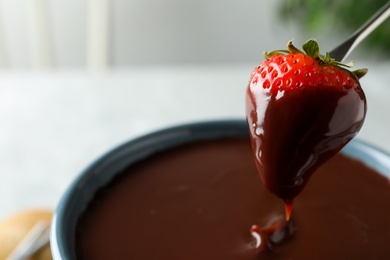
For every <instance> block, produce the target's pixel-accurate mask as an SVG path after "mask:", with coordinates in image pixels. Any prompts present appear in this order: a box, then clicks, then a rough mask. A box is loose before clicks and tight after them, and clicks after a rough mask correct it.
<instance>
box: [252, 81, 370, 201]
mask: <svg viewBox="0 0 390 260" xmlns="http://www.w3.org/2000/svg"><path fill="white" fill-rule="evenodd" d="M246 113H247V120H248V126H249V129H250V137H251V140H252V147H253V151H254V157H255V163H256V166H257V169H258V171H259V174H260V177H261V179H262V181H263V183H264V185H265V186H266V187H267V188H268V189H269V190H270V191H271V192H272V193H274V194H275V195H276V196H278V197H279V198H281V199H283V200H284V201H287V202H291V201H292V200H293V199H294V198H295V197H296V196H297V195H298V194H299V193H300V192H301V191H302V190H303V188H304V186H305V185H306V183H307V182H308V180H309V179H310V177H311V175H312V174H313V173H314V171H315V170H316V169H317V168H318V167H319V166H320V165H321V164H323V163H324V162H326V161H327V160H328V159H329V158H331V157H332V156H333V155H334V154H335V153H337V152H338V151H339V150H340V149H341V148H343V147H344V145H345V144H347V143H348V142H349V141H350V140H351V139H352V138H353V137H354V136H355V135H356V134H357V133H358V132H359V130H360V128H361V126H362V125H363V122H364V118H365V114H366V99H365V96H364V93H363V92H362V91H358V90H357V89H355V88H336V87H322V86H318V87H317V86H313V87H307V88H302V89H294V90H289V89H287V90H283V91H279V93H278V94H277V95H271V94H270V90H268V89H263V88H261V87H260V88H259V87H258V86H257V85H249V87H248V90H247V96H246Z"/></svg>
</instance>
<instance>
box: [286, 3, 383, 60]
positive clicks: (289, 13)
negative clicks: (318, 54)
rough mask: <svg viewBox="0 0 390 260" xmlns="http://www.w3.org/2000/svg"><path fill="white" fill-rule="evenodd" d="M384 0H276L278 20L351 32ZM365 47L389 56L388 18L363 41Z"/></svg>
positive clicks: (377, 8) (313, 30)
mask: <svg viewBox="0 0 390 260" xmlns="http://www.w3.org/2000/svg"><path fill="white" fill-rule="evenodd" d="M387 2H388V0H285V1H281V2H280V8H279V12H280V16H281V18H282V21H284V22H291V21H295V22H298V23H299V24H300V26H301V27H302V28H304V29H306V30H307V31H309V32H318V31H321V30H324V31H326V30H327V31H329V30H332V29H333V28H334V29H336V30H338V32H341V33H348V34H351V33H352V32H354V31H355V30H356V29H358V28H359V27H360V26H361V25H362V24H363V23H364V22H365V21H367V20H368V19H369V18H370V17H371V16H372V15H373V14H374V13H375V12H376V11H377V10H379V9H380V8H381V7H382V6H383V5H384V4H385V3H387ZM363 45H364V46H365V47H368V48H369V49H372V48H375V50H378V51H381V53H383V54H385V55H386V56H388V57H390V48H389V47H390V19H388V20H387V21H385V22H384V23H383V24H382V25H380V26H379V27H378V28H377V29H376V30H375V31H374V32H372V33H371V35H370V36H369V37H367V39H366V40H365V41H364V42H363Z"/></svg>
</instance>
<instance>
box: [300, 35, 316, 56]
mask: <svg viewBox="0 0 390 260" xmlns="http://www.w3.org/2000/svg"><path fill="white" fill-rule="evenodd" d="M302 48H303V50H304V51H305V52H306V54H307V55H309V56H310V57H312V58H314V57H315V56H317V55H318V54H319V53H320V47H319V46H318V43H317V42H316V41H315V40H313V39H310V40H308V41H307V42H305V43H304V44H303V45H302Z"/></svg>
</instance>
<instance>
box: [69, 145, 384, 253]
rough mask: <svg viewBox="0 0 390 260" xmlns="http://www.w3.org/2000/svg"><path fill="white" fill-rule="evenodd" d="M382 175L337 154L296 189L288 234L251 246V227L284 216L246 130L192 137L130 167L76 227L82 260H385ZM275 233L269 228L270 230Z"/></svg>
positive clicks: (103, 191) (102, 192) (267, 224)
mask: <svg viewBox="0 0 390 260" xmlns="http://www.w3.org/2000/svg"><path fill="white" fill-rule="evenodd" d="M389 201H390V185H389V180H388V179H387V178H385V177H383V176H382V175H379V174H378V173H376V172H374V171H372V170H370V169H369V168H367V167H365V166H364V165H363V164H361V163H360V162H358V161H355V160H352V159H349V158H347V157H345V156H343V155H341V154H337V155H336V156H335V157H333V158H332V159H331V160H330V161H328V162H327V163H325V164H324V165H322V166H321V167H320V168H319V169H318V171H317V172H316V174H315V175H313V176H312V178H311V181H310V183H309V184H308V185H307V187H306V188H305V190H304V191H303V192H302V193H301V194H300V195H299V197H298V199H297V200H296V201H295V204H294V212H293V214H292V217H291V218H292V227H291V228H292V230H293V235H292V236H288V237H287V238H288V239H285V240H284V241H283V243H279V242H280V241H278V237H277V236H273V237H271V238H272V239H273V240H275V241H276V242H278V245H277V246H275V247H274V248H272V250H262V251H260V252H259V251H258V250H256V248H255V247H256V241H255V239H254V238H253V237H252V235H251V227H252V226H253V225H258V226H260V227H267V226H269V224H272V223H275V219H276V220H277V219H280V218H284V205H283V203H281V201H280V200H279V199H277V198H276V197H275V196H273V195H272V194H271V193H269V192H268V190H267V189H266V188H265V187H264V185H263V184H262V183H261V181H260V178H259V175H258V173H257V170H256V168H255V165H254V163H253V156H252V149H251V145H250V142H249V140H248V139H247V138H237V139H233V138H232V139H222V140H215V141H205V142H200V143H196V144H190V145H186V146H182V147H178V148H174V149H171V150H167V151H164V152H162V153H159V154H156V155H154V156H152V157H150V158H148V159H146V160H144V161H141V162H139V163H137V164H135V165H133V166H130V167H129V168H128V169H127V170H125V171H124V172H123V173H122V174H120V175H119V176H118V177H117V178H116V179H115V180H114V182H113V183H111V184H110V185H108V187H107V188H105V189H103V190H101V191H100V192H98V194H97V195H96V197H95V199H94V200H93V202H92V203H91V204H90V206H89V208H88V209H87V211H86V212H85V214H84V215H83V216H82V217H81V218H80V221H79V223H78V228H77V236H76V247H77V255H78V258H79V259H188V260H191V259H197V260H198V259H385V258H386V257H388V253H389V246H388V240H389V236H390V218H389V217H388V213H389V212H390V203H389ZM271 235H272V234H271Z"/></svg>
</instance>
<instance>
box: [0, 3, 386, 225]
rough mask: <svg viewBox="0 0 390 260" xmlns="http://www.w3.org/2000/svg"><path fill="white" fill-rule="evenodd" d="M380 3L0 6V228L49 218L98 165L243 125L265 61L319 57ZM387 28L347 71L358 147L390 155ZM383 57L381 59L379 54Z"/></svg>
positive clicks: (354, 56)
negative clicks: (281, 55) (153, 145)
mask: <svg viewBox="0 0 390 260" xmlns="http://www.w3.org/2000/svg"><path fill="white" fill-rule="evenodd" d="M385 2H386V1H380V0H376V1H368V0H366V1H363V0H361V1H352V0H351V1H347V0H345V1H325V0H324V1H314V0H313V1H311V0H290V1H282V0H275V1H266V0H240V1H234V0H63V1H61V0H0V178H1V181H0V219H1V218H2V217H5V216H6V215H8V214H10V213H12V212H15V211H17V210H20V209H24V208H31V207H32V208H34V207H45V208H49V209H54V207H55V206H56V204H57V202H58V200H59V199H60V197H61V195H62V193H63V192H64V191H65V189H66V187H67V186H68V185H69V184H70V182H71V181H72V180H73V179H74V178H75V177H76V176H77V175H78V174H79V173H80V172H81V171H82V170H83V169H84V168H85V167H86V166H87V165H88V164H89V163H90V162H92V161H93V160H94V159H96V158H97V157H98V156H100V155H101V154H103V153H104V152H106V151H108V150H109V149H111V148H113V147H114V146H116V145H118V144H120V143H122V142H124V141H126V140H129V139H131V138H133V137H135V136H139V135H142V134H145V133H147V132H150V131H153V130H156V129H159V128H161V127H167V126H171V125H174V124H181V123H186V122H193V121H201V120H215V119H223V118H242V119H244V117H245V115H244V92H245V88H246V84H247V80H248V78H249V75H250V72H251V71H252V69H253V68H254V67H256V65H257V64H258V63H260V62H261V61H262V60H263V57H262V53H263V51H266V50H273V49H283V48H285V46H286V44H287V41H289V40H291V39H293V40H294V43H295V44H296V45H297V46H301V45H302V44H303V43H304V42H305V41H306V40H307V39H309V38H316V39H317V40H318V42H319V43H320V46H321V50H322V51H323V52H324V51H330V50H331V49H332V48H333V47H335V46H336V45H337V44H339V43H340V42H341V41H342V40H344V39H345V38H346V37H347V36H348V35H350V34H351V33H352V32H353V31H355V30H356V29H357V28H358V27H359V26H360V25H361V24H362V23H363V22H364V21H365V20H366V19H367V18H368V17H370V16H371V15H372V14H373V13H375V11H376V10H377V9H378V8H379V7H380V6H382V5H383V4H384V3H385ZM389 36H390V24H389V21H387V22H386V23H385V24H383V25H382V26H381V27H380V28H378V30H377V31H376V32H375V34H373V35H372V36H370V37H369V39H367V41H365V43H364V44H363V45H361V46H359V47H358V48H357V49H356V50H355V51H354V53H353V54H352V55H351V56H350V58H349V59H348V60H355V64H356V65H355V66H356V68H360V67H368V68H369V70H370V72H369V74H368V75H367V76H365V78H363V79H362V85H363V88H364V89H365V91H366V95H367V98H368V100H369V101H368V102H369V112H368V116H367V120H366V124H365V126H364V127H363V129H362V131H361V133H360V134H359V138H361V139H363V140H365V141H367V142H370V143H372V144H374V145H376V146H379V147H380V148H382V149H385V150H387V151H390V139H389V138H388V136H387V135H388V133H389V131H390V125H389V122H388V119H387V116H385V114H386V112H387V111H388V109H387V106H388V105H387V104H388V101H389V99H390V89H389V88H388V86H387V85H388V82H389V81H390V76H389V74H390V73H389V70H390V63H389V50H388V48H387V47H388V46H389V44H390V43H389V39H390V37H389ZM383 47H385V48H383Z"/></svg>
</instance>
